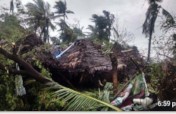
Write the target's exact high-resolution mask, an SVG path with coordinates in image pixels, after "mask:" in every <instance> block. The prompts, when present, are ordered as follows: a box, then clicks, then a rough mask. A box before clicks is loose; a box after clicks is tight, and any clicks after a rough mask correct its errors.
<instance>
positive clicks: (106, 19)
mask: <svg viewBox="0 0 176 114" xmlns="http://www.w3.org/2000/svg"><path fill="white" fill-rule="evenodd" d="M103 14H104V15H97V14H93V15H92V19H91V20H92V21H93V22H94V23H95V28H96V32H97V33H96V34H97V36H98V38H99V39H105V40H109V39H110V35H111V34H110V31H111V26H112V24H113V22H114V15H113V14H110V12H108V11H105V10H104V11H103ZM90 27H91V26H89V28H90ZM90 29H91V28H90Z"/></svg>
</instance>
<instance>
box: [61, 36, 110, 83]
mask: <svg viewBox="0 0 176 114" xmlns="http://www.w3.org/2000/svg"><path fill="white" fill-rule="evenodd" d="M58 61H59V66H58V69H59V70H58V72H60V73H61V74H63V75H64V76H65V77H66V75H67V78H69V79H70V80H72V82H74V83H75V84H80V83H83V84H86V83H87V85H94V84H95V83H98V81H100V80H101V81H102V80H103V79H104V78H105V75H107V74H108V73H110V71H111V70H112V66H111V61H110V58H109V57H108V56H106V55H104V54H103V53H102V50H101V46H100V45H97V44H94V43H93V41H91V40H90V39H80V40H77V41H76V42H75V43H74V45H73V46H72V47H71V48H70V49H69V50H68V51H67V52H65V53H64V54H63V55H62V56H61V57H60V58H59V59H58ZM109 77H111V75H109ZM91 83H94V84H91Z"/></svg>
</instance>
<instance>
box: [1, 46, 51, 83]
mask: <svg viewBox="0 0 176 114" xmlns="http://www.w3.org/2000/svg"><path fill="white" fill-rule="evenodd" d="M0 54H2V55H3V56H5V57H6V58H8V59H11V60H13V61H15V62H16V63H18V64H20V65H21V66H22V67H23V68H24V69H25V71H26V73H27V74H28V75H30V76H31V77H33V78H34V79H36V80H37V81H39V82H41V83H43V84H45V83H47V82H51V80H50V79H48V78H46V77H43V76H42V75H41V74H40V73H39V72H37V71H36V70H35V69H34V68H33V67H32V66H31V65H30V64H29V63H27V62H26V61H24V60H23V59H21V58H20V57H19V56H17V55H13V54H10V53H8V52H7V51H6V50H4V49H3V48H0ZM1 66H2V65H1Z"/></svg>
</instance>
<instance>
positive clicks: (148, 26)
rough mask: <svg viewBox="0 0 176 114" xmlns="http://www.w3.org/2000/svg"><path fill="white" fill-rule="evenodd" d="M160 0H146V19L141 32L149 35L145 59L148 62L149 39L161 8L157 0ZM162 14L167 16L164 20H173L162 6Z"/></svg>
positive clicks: (149, 51)
mask: <svg viewBox="0 0 176 114" xmlns="http://www.w3.org/2000/svg"><path fill="white" fill-rule="evenodd" d="M161 1H162V0H148V2H149V7H148V9H147V12H146V19H145V21H144V24H143V32H142V33H143V34H145V35H146V37H149V43H148V57H147V61H148V62H150V53H151V40H152V35H153V33H154V28H155V22H156V19H157V17H158V13H159V10H160V9H161V8H162V7H161V6H160V5H158V2H161ZM162 10H163V12H162V13H163V15H164V16H165V17H166V18H167V19H166V22H167V21H169V22H173V17H172V16H171V15H170V13H169V12H167V11H166V10H165V9H164V8H162Z"/></svg>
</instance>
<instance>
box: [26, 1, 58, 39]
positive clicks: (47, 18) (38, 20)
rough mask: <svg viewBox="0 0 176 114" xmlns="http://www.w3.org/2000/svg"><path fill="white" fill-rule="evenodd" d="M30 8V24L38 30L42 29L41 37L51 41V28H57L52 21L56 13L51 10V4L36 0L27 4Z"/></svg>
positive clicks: (33, 28) (28, 8)
mask: <svg viewBox="0 0 176 114" xmlns="http://www.w3.org/2000/svg"><path fill="white" fill-rule="evenodd" d="M26 7H27V10H28V15H29V18H28V19H27V20H28V21H29V23H28V24H29V25H30V27H31V28H32V30H34V31H35V32H37V30H40V37H41V38H42V40H43V41H44V42H49V28H51V29H52V30H54V29H55V26H54V25H53V23H52V22H51V20H52V19H53V17H54V13H51V12H50V5H49V3H47V2H44V1H43V0H34V3H28V4H27V5H26ZM42 36H43V37H42Z"/></svg>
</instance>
